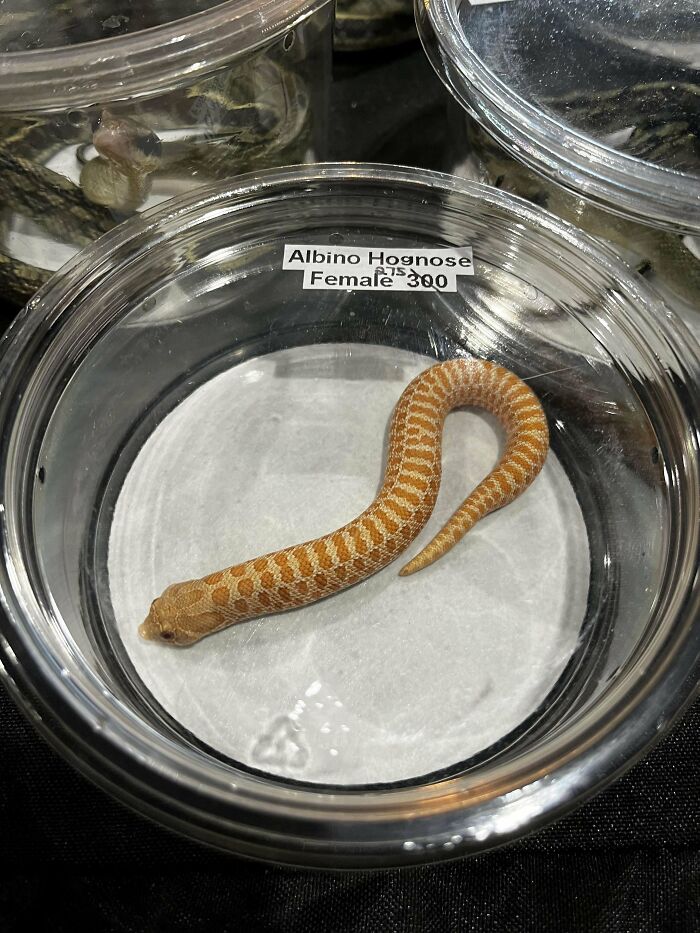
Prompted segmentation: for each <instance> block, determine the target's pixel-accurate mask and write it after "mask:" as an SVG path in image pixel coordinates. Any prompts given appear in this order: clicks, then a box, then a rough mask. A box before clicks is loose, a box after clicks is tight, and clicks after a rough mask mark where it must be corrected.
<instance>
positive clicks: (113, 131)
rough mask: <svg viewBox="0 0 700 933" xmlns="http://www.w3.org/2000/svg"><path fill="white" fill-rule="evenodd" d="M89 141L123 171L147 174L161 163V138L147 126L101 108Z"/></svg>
mask: <svg viewBox="0 0 700 933" xmlns="http://www.w3.org/2000/svg"><path fill="white" fill-rule="evenodd" d="M92 144H93V146H94V147H95V149H97V151H98V153H99V154H100V155H101V156H103V157H104V158H106V159H108V160H109V161H110V162H112V163H114V165H117V166H118V167H119V168H120V169H121V171H122V172H127V173H135V174H140V175H147V174H149V173H150V172H154V171H155V170H156V169H157V168H159V167H160V164H161V155H162V144H161V141H160V138H159V137H158V136H157V135H156V134H155V133H154V132H153V130H151V129H150V127H148V126H144V124H143V123H139V122H138V121H137V120H134V119H132V118H131V117H126V116H116V115H115V114H113V113H111V112H110V111H109V110H103V111H102V113H101V114H100V116H99V119H98V120H97V121H96V123H95V126H94V130H93V134H92Z"/></svg>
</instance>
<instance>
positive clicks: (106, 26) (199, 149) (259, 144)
mask: <svg viewBox="0 0 700 933" xmlns="http://www.w3.org/2000/svg"><path fill="white" fill-rule="evenodd" d="M332 14H333V10H332V4H331V3H330V2H329V0H284V2H272V0H228V2H224V3H217V2H214V0H194V2H186V3H185V2H182V0H167V2H161V3H158V4H155V5H154V4H146V5H145V6H144V5H143V4H139V3H132V2H131V0H127V2H126V3H122V4H120V5H118V6H117V7H115V6H114V4H113V3H112V2H111V0H99V2H98V3H91V4H87V5H86V4H83V3H80V2H78V0H76V2H75V3H72V4H59V3H55V2H49V3H48V4H47V3H44V2H41V0H8V2H7V3H5V4H4V5H3V10H2V17H1V18H0V200H1V201H2V210H1V211H0V287H2V290H3V296H4V297H5V298H9V299H10V300H13V301H15V302H23V301H25V300H26V299H27V298H28V297H29V296H30V295H31V294H32V293H33V292H34V291H35V290H36V288H37V287H38V286H39V285H41V284H43V282H45V281H46V280H47V279H48V278H49V276H50V275H51V273H52V272H53V271H55V270H56V269H58V268H59V267H60V266H61V265H63V263H64V262H65V261H66V260H67V259H68V258H69V257H70V256H71V255H72V254H73V253H75V252H76V250H77V249H79V248H80V247H82V246H84V245H85V244H87V243H89V242H90V241H91V240H93V239H94V238H95V237H97V236H99V235H100V234H102V233H104V232H105V231H107V230H109V229H110V228H111V227H113V226H114V225H115V224H116V223H118V222H119V221H121V220H123V219H124V218H125V217H127V216H129V215H131V214H133V213H134V212H136V211H140V210H143V209H144V208H147V207H150V206H153V205H154V204H157V203H159V202H160V201H162V200H164V199H166V198H168V197H171V196H173V195H175V194H178V193H182V192H183V191H187V190H189V189H191V188H192V187H193V186H195V185H200V184H202V183H206V182H211V181H212V180H217V179H224V178H228V177H231V176H234V175H238V174H240V173H242V172H246V171H250V170H252V169H254V168H262V167H264V166H274V165H282V164H288V163H297V162H304V161H313V159H314V158H318V157H319V156H320V157H322V156H323V151H324V145H325V139H324V134H325V131H326V107H327V100H326V92H327V86H328V82H329V79H330V52H331V38H332Z"/></svg>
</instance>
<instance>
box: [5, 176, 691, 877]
mask: <svg viewBox="0 0 700 933" xmlns="http://www.w3.org/2000/svg"><path fill="white" fill-rule="evenodd" d="M290 244H305V245H307V246H308V247H309V248H319V249H321V250H328V251H332V250H333V249H337V248H338V247H340V246H343V247H353V246H366V247H371V248H373V249H376V250H390V249H395V250H400V251H402V252H404V251H410V250H411V249H415V248H417V247H444V246H458V247H465V246H467V245H471V247H472V248H473V254H474V275H471V276H469V275H465V276H460V277H459V278H458V279H457V287H456V290H455V291H447V290H442V291H439V290H436V289H434V288H431V289H427V290H425V291H417V290H412V289H406V290H401V291H398V290H393V289H392V290H389V291H387V290H378V291H372V290H370V291H367V290H356V289H353V288H352V287H351V286H347V285H345V286H343V287H342V288H340V289H308V288H303V287H302V285H303V273H302V272H301V271H297V270H291V269H284V268H283V256H284V247H285V245H290ZM469 354H473V355H477V356H483V357H487V358H490V359H493V360H495V361H497V362H500V363H502V364H504V365H507V366H509V367H510V368H511V369H513V370H514V371H516V372H517V373H518V374H519V375H520V376H521V377H522V378H524V379H527V380H528V381H529V383H530V384H531V385H532V387H533V389H535V391H536V392H537V394H538V395H539V397H540V399H541V400H542V402H543V405H544V407H545V409H546V412H547V415H548V419H549V423H550V429H551V435H552V448H551V452H550V455H549V458H548V462H547V464H546V465H545V469H544V470H543V472H542V474H541V475H540V476H539V477H538V479H537V480H536V482H535V483H534V484H533V486H532V487H531V489H530V490H528V491H527V492H526V493H525V494H524V495H523V496H522V497H521V498H520V499H519V500H518V501H517V502H516V503H514V504H512V505H511V506H509V507H508V508H507V509H505V510H503V511H502V512H500V513H497V514H495V515H493V516H491V517H489V518H488V519H485V520H484V521H483V523H481V524H480V526H479V527H478V528H476V529H474V530H473V531H472V532H470V534H469V535H468V536H467V538H465V539H464V541H463V542H462V543H461V545H460V546H459V547H457V548H455V549H454V550H453V551H452V552H451V553H450V554H449V555H447V556H446V557H445V558H443V559H442V560H441V561H440V562H439V563H438V564H436V565H435V566H434V567H433V568H429V569H428V570H426V571H423V572H421V573H420V574H417V575H416V576H415V577H412V578H410V579H409V580H406V579H404V578H399V577H398V575H397V567H396V565H390V566H389V567H388V568H386V569H385V570H384V571H382V572H381V573H380V574H377V575H376V576H375V577H373V578H371V579H370V580H367V581H366V582H365V583H363V584H361V585H359V586H357V587H354V588H352V589H350V590H348V591H346V592H345V593H343V594H338V595H336V596H334V597H332V598H330V599H327V600H325V601H323V602H322V603H318V604H316V605H315V606H312V607H308V608H307V609H303V610H300V611H298V612H296V613H293V614H288V615H285V616H277V617H272V618H269V619H264V620H259V621H256V622H252V623H246V624H245V625H240V626H237V627H234V628H232V629H229V630H227V631H225V632H221V633H219V634H217V635H216V636H213V637H211V638H208V639H205V640H204V641H202V642H200V643H199V644H197V645H195V646H193V647H192V648H188V649H183V650H177V649H170V648H167V647H164V646H162V645H157V644H153V643H144V642H142V641H139V639H138V637H137V635H136V631H137V627H138V624H139V622H140V621H141V619H142V618H143V616H144V615H145V612H146V610H147V608H148V604H149V603H150V600H151V599H152V598H153V596H154V595H155V594H156V593H157V592H159V591H160V590H161V589H162V587H163V586H164V585H165V584H166V583H168V582H172V579H173V578H174V577H180V576H192V575H195V574H198V573H206V572H207V571H210V570H212V569H216V567H219V566H222V565H225V564H226V563H230V562H233V561H234V560H236V559H237V555H238V556H240V557H244V556H254V554H255V553H262V552H263V551H265V550H270V549H274V548H277V547H280V546H283V545H285V544H290V543H294V542H295V541H299V540H304V539H305V538H308V537H310V536H313V535H314V534H318V533H323V532H324V531H327V530H331V528H332V527H337V525H339V524H341V523H342V521H344V520H348V519H349V518H351V517H352V516H353V515H354V514H357V513H358V512H359V511H361V509H362V508H363V507H364V506H365V505H366V504H367V503H368V501H369V499H371V498H372V497H373V495H374V494H375V492H376V487H377V481H378V480H379V477H380V475H381V464H382V447H383V443H384V432H385V430H386V425H387V422H388V419H389V416H390V412H391V408H392V406H393V404H394V403H395V401H396V400H397V398H398V396H399V395H400V394H401V392H402V391H403V388H404V387H405V385H406V384H407V382H408V381H409V380H410V378H411V376H412V375H413V374H414V373H415V372H417V371H420V370H421V369H423V368H426V367H427V366H428V365H430V363H431V362H432V361H434V360H435V359H442V358H447V357H453V356H459V355H469ZM699 375H700V363H699V361H698V357H697V354H696V349H695V347H694V344H693V341H692V338H690V337H689V335H688V334H687V332H686V331H685V329H684V328H683V326H682V325H681V324H680V323H679V322H678V321H677V320H676V318H675V317H674V316H673V315H671V314H670V313H668V312H667V311H666V310H665V308H664V307H663V306H662V305H660V304H659V303H657V302H656V301H655V299H654V298H653V297H652V295H651V294H650V293H649V292H648V291H647V290H646V288H645V286H644V284H643V283H642V281H641V280H640V279H639V278H638V277H636V276H633V275H632V274H631V273H629V272H628V271H627V270H626V268H625V267H624V265H623V264H621V263H620V262H619V260H617V259H616V258H615V256H614V255H613V254H612V253H611V252H610V251H609V250H606V249H605V248H603V247H601V246H599V245H597V244H596V243H595V242H594V241H593V240H591V239H590V238H587V237H585V236H584V235H581V234H580V233H579V232H577V231H576V230H575V229H574V228H573V227H571V226H569V225H566V224H564V223H562V222H561V221H559V220H557V219H556V218H555V217H553V216H552V215H548V214H546V213H544V212H542V211H540V210H538V209H536V208H533V207H531V206H529V205H527V204H526V203H525V202H522V201H518V200H517V199H513V198H511V197H509V196H508V195H506V194H504V193H502V192H498V191H496V190H495V189H492V188H489V187H486V186H480V185H475V184H469V183H466V182H459V181H457V180H455V179H452V178H450V177H448V176H442V175H439V174H431V173H424V172H418V171H410V170H406V169H394V168H386V167H379V166H362V165H355V166H342V165H326V166H316V167H309V168H303V167H301V168H294V169H288V170H284V171H283V170H277V171H270V172H265V173H262V174H256V175H255V176H250V177H248V178H246V179H242V180H240V181H239V182H238V183H237V184H235V185H232V186H227V187H219V188H217V189H213V190H207V191H206V192H203V193H202V194H201V195H197V194H196V193H194V194H191V195H188V196H186V197H182V198H179V199H176V200H174V201H172V202H170V203H169V204H167V205H163V206H162V207H161V208H160V209H159V210H157V211H155V212H151V213H148V214H146V215H144V216H141V217H139V218H134V219H133V220H131V221H130V222H128V223H127V224H125V225H123V226H122V227H120V228H119V229H118V230H115V231H113V232H112V233H110V234H107V235H106V236H105V237H104V238H102V239H101V240H100V241H99V242H98V243H96V244H94V245H93V246H91V247H89V248H88V249H87V250H86V251H85V252H84V253H82V254H81V255H80V256H78V257H76V258H75V259H73V260H72V261H71V263H70V264H69V266H68V267H67V268H66V270H65V271H64V272H63V273H62V274H61V275H60V276H59V277H57V278H56V279H55V280H53V281H52V283H50V285H49V286H47V287H46V288H45V289H44V290H43V291H42V292H41V293H39V294H38V295H37V296H36V297H35V298H34V299H33V300H32V301H31V302H30V303H29V305H28V306H27V308H26V309H25V310H24V311H23V312H22V313H21V314H20V316H19V318H18V319H17V321H16V322H15V324H14V325H13V326H12V328H11V330H10V331H9V332H8V334H7V335H6V337H5V338H4V340H3V343H2V356H1V357H0V427H1V437H2V447H1V448H0V484H1V485H0V488H1V489H2V495H1V501H2V515H1V522H2V523H1V525H0V529H1V532H2V547H3V554H4V562H3V567H2V571H1V572H0V573H1V575H0V591H1V592H2V600H3V616H2V619H1V620H0V624H1V626H2V639H0V654H1V658H2V669H3V671H4V674H5V677H6V680H7V683H8V685H9V687H10V689H11V690H12V692H13V694H14V696H15V697H16V698H17V700H18V702H19V703H20V704H21V705H22V706H23V707H24V708H25V709H26V710H28V711H29V712H30V714H32V715H33V718H34V720H35V721H36V723H37V725H39V727H40V728H43V729H44V730H45V731H46V733H47V734H48V736H49V737H50V738H51V739H52V740H53V741H54V742H55V743H56V744H57V745H58V746H59V747H60V748H61V749H62V750H63V752H64V754H66V755H68V756H69V757H70V758H71V759H72V760H74V761H75V762H76V763H77V764H79V766H81V767H82V768H83V769H85V770H86V771H88V773H90V774H91V775H92V776H93V777H95V778H96V779H97V780H99V781H100V782H101V783H102V784H104V785H105V786H106V787H108V788H110V789H111V790H112V791H113V792H115V793H117V794H119V795H120V796H121V797H122V798H124V799H126V800H128V801H129V802H131V803H132V804H133V805H134V806H136V807H138V808H139V809H141V810H142V811H144V812H147V813H150V814H151V815H153V816H155V817H157V818H158V819H160V820H162V821H164V822H165V823H167V824H168V825H171V826H174V827H175V828H178V829H180V830H182V831H184V832H186V833H189V834H190V835H192V836H195V837H197V838H199V839H203V840H205V841H208V842H211V843H214V844H216V845H220V846H223V847H225V848H229V849H232V850H235V851H237V852H240V853H245V854H250V855H256V856H260V857H265V858H272V859H277V860H281V861H288V862H292V863H296V864H313V865H318V866H325V867H331V866H335V867H338V866H371V865H377V866H378V865H404V864H412V863H416V862H420V861H425V860H433V859H438V858H448V857H453V856H456V855H460V854H465V853H468V852H474V851H478V850H481V849H484V848H488V847H491V846H494V845H497V844H499V843H501V842H504V841H506V840H508V839H512V838H515V837H518V836H520V835H522V834H524V833H526V832H528V831H530V830H532V829H535V828H536V827H538V826H540V825H541V824H543V823H546V822H549V821H551V820H553V819H555V818H556V817H557V816H558V815H559V814H561V813H563V812H566V811H567V810H569V809H571V808H572V807H573V806H575V805H576V804H577V803H579V802H581V801H582V800H584V799H585V798H586V797H587V796H589V795H590V794H591V793H593V792H594V791H596V790H597V789H599V788H600V787H602V786H603V785H604V784H605V783H607V782H608V781H610V780H611V779H612V778H613V777H615V776H616V775H618V774H619V773H620V771H621V770H622V769H623V768H625V767H626V766H628V765H629V764H631V763H632V762H633V761H634V760H635V759H636V758H637V757H638V756H639V755H640V754H641V753H642V752H643V751H644V750H645V749H646V748H647V747H648V746H649V745H650V743H651V742H653V741H654V740H655V739H656V738H657V737H658V736H659V735H661V734H662V733H663V731H664V730H665V729H666V727H667V726H668V725H669V723H670V722H671V721H672V719H673V718H674V717H675V715H676V714H677V713H678V712H679V711H680V710H681V709H682V708H683V707H684V705H685V704H686V703H687V702H688V700H689V699H690V698H691V696H692V695H693V692H694V691H695V690H696V688H697V663H698V646H699V639H700V631H699V630H698V626H697V624H696V620H697V611H698V601H699V600H698V581H697V568H698V547H699V541H698V538H699V530H698V524H697V511H698V504H699V501H700V485H699V484H700V477H699V460H698V422H699V412H700V399H699V390H698V385H699V379H698V376H699ZM498 445H499V434H498V431H497V430H496V428H495V425H494V423H493V421H490V420H489V419H487V418H485V417H482V416H481V415H479V414H477V413H474V412H469V413H459V414H455V415H453V416H451V418H450V419H449V421H448V425H447V430H446V437H445V445H444V464H445V477H444V486H443V490H442V492H441V496H440V499H439V501H438V504H437V507H436V513H435V515H434V517H433V520H432V524H431V527H432V528H435V527H437V525H438V523H440V521H441V520H444V518H445V517H446V516H447V515H448V514H450V512H451V511H452V509H453V508H454V505H455V502H456V501H460V500H461V499H462V498H463V496H464V495H465V494H466V491H467V488H468V487H469V486H470V485H473V484H474V483H475V482H476V481H477V480H478V478H479V476H480V475H483V474H484V473H485V472H486V471H487V470H488V468H489V466H490V465H491V463H492V462H493V459H494V458H495V456H496V455H497V451H498Z"/></svg>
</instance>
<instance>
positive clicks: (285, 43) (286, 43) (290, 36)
mask: <svg viewBox="0 0 700 933" xmlns="http://www.w3.org/2000/svg"><path fill="white" fill-rule="evenodd" d="M296 40H297V37H296V33H295V32H294V30H293V29H292V31H291V32H288V33H287V35H286V36H285V37H284V39H282V48H283V49H284V51H285V52H289V51H290V50H291V49H292V48H293V46H294V43H295V42H296Z"/></svg>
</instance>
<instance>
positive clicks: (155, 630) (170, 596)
mask: <svg viewBox="0 0 700 933" xmlns="http://www.w3.org/2000/svg"><path fill="white" fill-rule="evenodd" d="M200 585H201V584H200V581H198V580H190V581H188V582H186V583H174V584H173V585H172V586H169V587H168V588H167V590H165V591H164V593H163V594H162V595H161V596H159V597H158V599H154V600H153V602H152V603H151V608H150V610H149V612H148V615H147V616H146V618H145V620H144V621H143V622H142V623H141V625H140V626H139V635H140V636H141V638H144V639H146V641H157V642H160V643H161V644H164V645H178V646H184V645H191V644H194V642H196V641H199V640H200V638H203V637H204V636H205V635H208V634H209V633H210V632H213V631H216V630H217V629H218V628H221V627H222V625H223V624H225V623H224V620H223V619H222V617H221V615H220V614H219V613H217V612H215V611H213V610H212V607H211V606H210V605H208V604H207V602H206V600H205V599H204V598H203V596H202V595H201V593H200V590H199V587H200Z"/></svg>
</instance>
